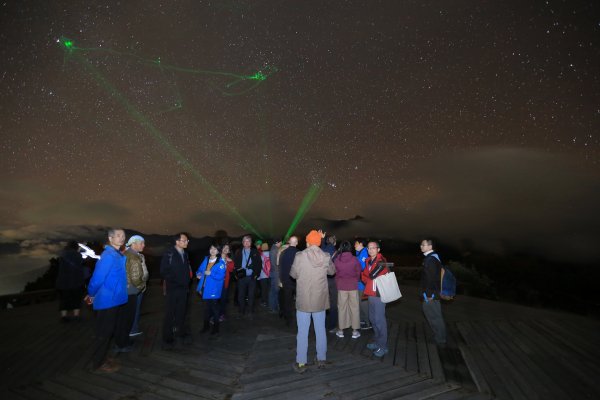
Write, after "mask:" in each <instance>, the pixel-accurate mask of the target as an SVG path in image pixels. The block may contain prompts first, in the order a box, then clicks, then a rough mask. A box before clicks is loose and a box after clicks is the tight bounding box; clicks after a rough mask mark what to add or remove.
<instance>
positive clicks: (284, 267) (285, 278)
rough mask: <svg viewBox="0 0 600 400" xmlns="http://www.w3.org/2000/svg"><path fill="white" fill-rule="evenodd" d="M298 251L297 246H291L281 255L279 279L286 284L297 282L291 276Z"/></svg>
mask: <svg viewBox="0 0 600 400" xmlns="http://www.w3.org/2000/svg"><path fill="white" fill-rule="evenodd" d="M297 252H298V249H297V248H296V247H293V246H290V247H288V248H287V249H285V250H284V251H283V253H281V255H280V256H279V279H280V280H281V283H282V284H284V285H295V284H296V281H294V280H292V279H291V278H290V270H291V269H292V264H293V263H294V259H295V258H296V253H297Z"/></svg>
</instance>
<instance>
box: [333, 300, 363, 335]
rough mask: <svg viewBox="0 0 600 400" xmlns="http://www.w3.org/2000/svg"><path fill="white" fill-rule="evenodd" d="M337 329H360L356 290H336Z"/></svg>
mask: <svg viewBox="0 0 600 400" xmlns="http://www.w3.org/2000/svg"><path fill="white" fill-rule="evenodd" d="M337 298H338V329H346V328H349V327H350V326H351V327H352V329H354V330H358V329H360V312H359V307H358V304H359V299H358V290H338V296H337Z"/></svg>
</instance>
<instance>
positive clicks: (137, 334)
mask: <svg viewBox="0 0 600 400" xmlns="http://www.w3.org/2000/svg"><path fill="white" fill-rule="evenodd" d="M141 334H142V332H141V331H137V332H131V333H130V334H129V337H135V336H140V335H141Z"/></svg>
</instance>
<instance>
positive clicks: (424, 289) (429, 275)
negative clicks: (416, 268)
mask: <svg viewBox="0 0 600 400" xmlns="http://www.w3.org/2000/svg"><path fill="white" fill-rule="evenodd" d="M441 278H442V263H441V262H440V260H439V256H438V255H437V253H435V252H434V253H429V254H428V255H427V256H425V259H424V260H423V272H421V297H422V296H423V293H426V294H427V297H431V296H432V295H435V297H434V299H439V298H440V297H439V296H440V285H441V282H440V280H441Z"/></svg>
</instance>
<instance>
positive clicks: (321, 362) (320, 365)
mask: <svg viewBox="0 0 600 400" xmlns="http://www.w3.org/2000/svg"><path fill="white" fill-rule="evenodd" d="M326 364H327V361H325V360H317V359H315V365H316V366H317V368H318V369H325V365H326Z"/></svg>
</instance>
